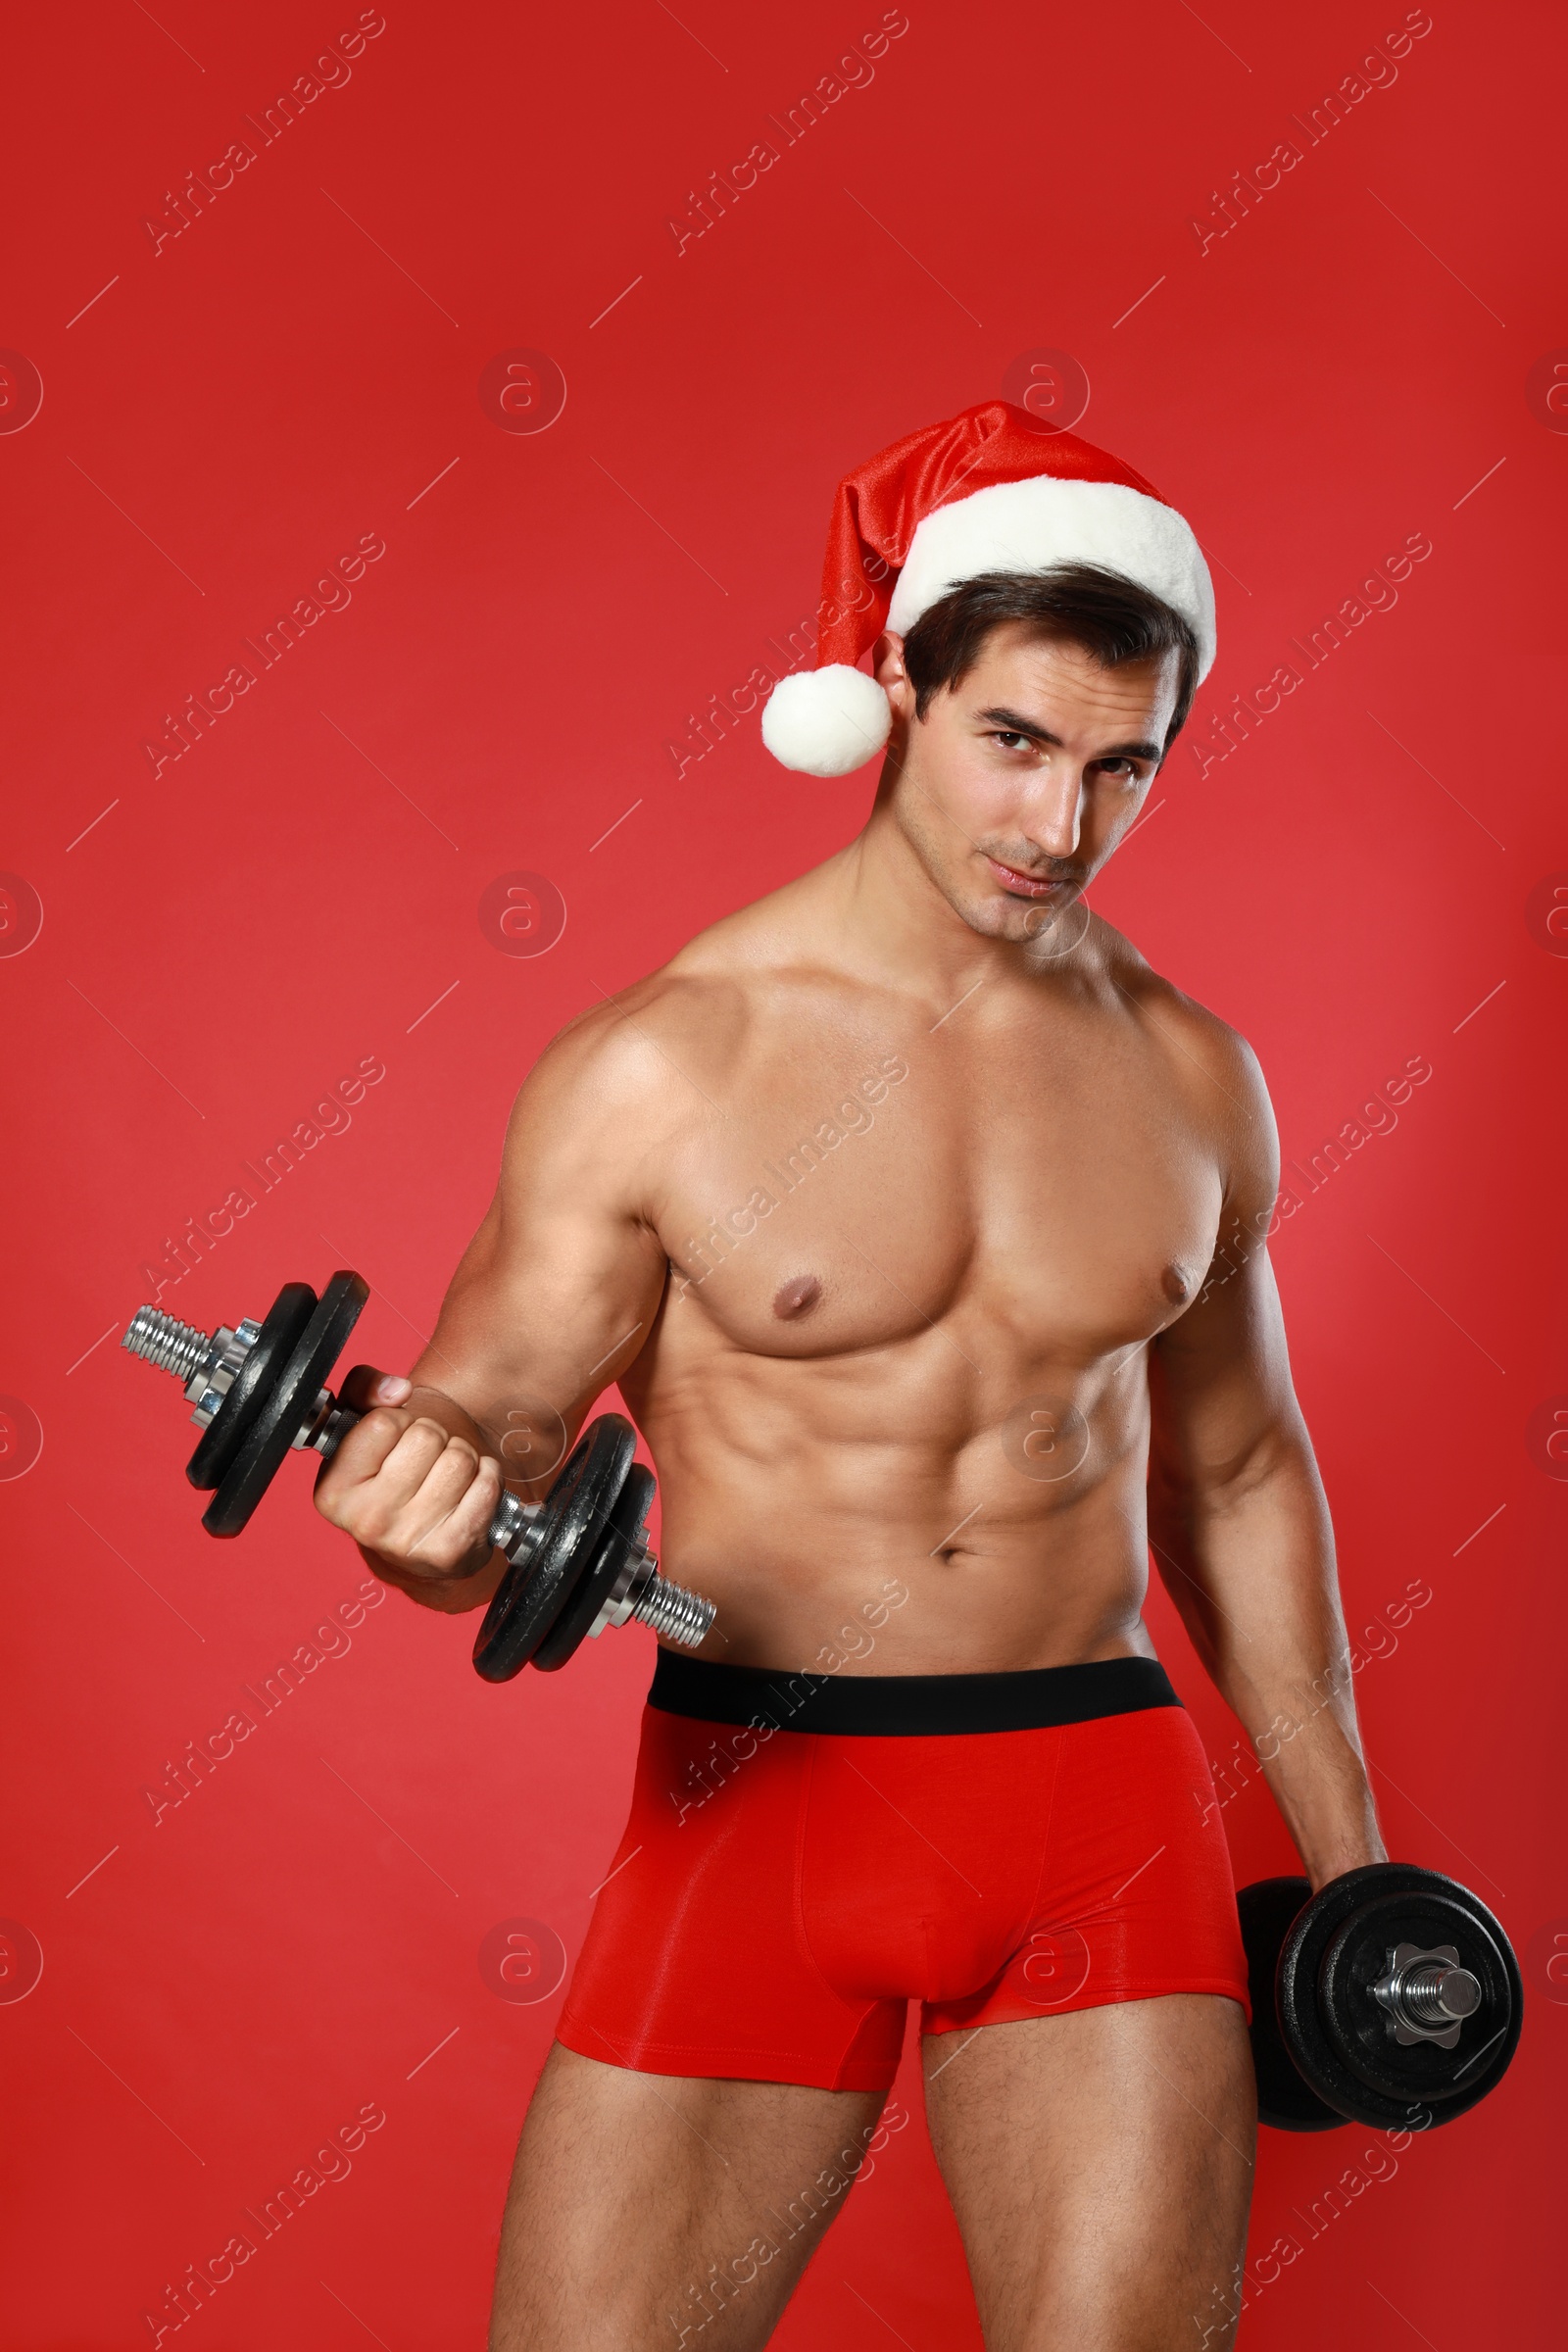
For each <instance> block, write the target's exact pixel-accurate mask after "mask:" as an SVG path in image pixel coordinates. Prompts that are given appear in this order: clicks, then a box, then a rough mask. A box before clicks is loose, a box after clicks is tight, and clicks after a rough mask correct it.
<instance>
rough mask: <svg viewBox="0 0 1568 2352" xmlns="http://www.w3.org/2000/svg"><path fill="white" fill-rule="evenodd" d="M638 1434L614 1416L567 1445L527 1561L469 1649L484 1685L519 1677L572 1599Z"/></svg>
mask: <svg viewBox="0 0 1568 2352" xmlns="http://www.w3.org/2000/svg"><path fill="white" fill-rule="evenodd" d="M636 1450H637V1432H636V1431H635V1430H634V1429H633V1428H632V1425H631V1423H630V1422H629V1421H626V1420H623V1419H622V1417H621V1415H620V1414H619V1413H601V1415H600V1417H599V1419H598V1420H597V1421H595V1422H593V1423H591V1424H590V1426H589V1427H588V1428H587V1429H586V1430H584V1432H583V1434H582V1436H581V1437H580V1438H579V1439H578V1440H577V1443H576V1445H575V1446H573V1447H572V1449H571V1453H570V1455H569V1457H568V1459H567V1462H566V1466H565V1468H564V1470H563V1471H562V1473H561V1475H560V1477H559V1478H558V1479H557V1480H556V1482H555V1484H554V1485H553V1486H552V1487H551V1489H550V1492H549V1494H548V1495H546V1496H545V1504H544V1512H543V1514H542V1516H541V1517H540V1518H538V1519H537V1520H535V1522H534V1530H535V1534H534V1542H533V1545H532V1548H531V1549H530V1550H529V1552H528V1553H527V1555H526V1557H525V1558H523V1559H521V1560H515V1561H514V1562H513V1564H512V1566H511V1567H510V1568H509V1569H508V1571H507V1573H506V1575H505V1576H504V1577H503V1578H502V1580H501V1582H500V1584H499V1585H498V1586H497V1588H496V1593H495V1597H494V1599H493V1600H492V1601H491V1603H490V1606H489V1607H488V1608H487V1609H486V1611H485V1613H484V1622H483V1624H482V1625H481V1626H480V1628H479V1634H478V1639H477V1640H476V1641H475V1642H474V1645H473V1666H474V1672H475V1673H476V1674H481V1675H483V1677H484V1679H485V1681H486V1682H487V1683H509V1682H510V1681H511V1680H512V1678H513V1676H514V1675H515V1674H520V1673H521V1671H522V1669H523V1667H524V1666H526V1665H527V1663H528V1660H529V1659H530V1658H531V1657H532V1656H533V1654H534V1652H535V1650H536V1649H537V1648H538V1647H539V1644H540V1643H541V1642H543V1640H544V1638H545V1636H546V1634H548V1633H549V1631H550V1629H551V1627H552V1626H553V1625H554V1624H555V1622H556V1619H557V1618H558V1617H559V1616H560V1614H561V1612H562V1609H563V1608H564V1606H565V1604H566V1602H567V1600H568V1599H569V1598H570V1596H571V1594H572V1592H573V1591H574V1589H575V1587H576V1583H577V1579H578V1578H579V1576H581V1574H582V1573H583V1568H584V1564H585V1562H587V1561H590V1560H591V1559H592V1556H593V1552H594V1549H595V1547H596V1545H597V1544H598V1541H599V1538H600V1536H601V1535H602V1533H603V1531H604V1529H605V1527H606V1525H607V1523H608V1522H609V1519H610V1514H611V1512H612V1511H613V1508H614V1506H615V1503H616V1501H617V1500H618V1498H619V1495H620V1491H621V1488H622V1487H623V1486H624V1485H625V1483H626V1473H627V1471H628V1470H629V1469H630V1468H631V1457H632V1455H633V1454H634V1453H635V1452H636Z"/></svg>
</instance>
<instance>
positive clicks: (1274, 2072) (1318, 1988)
mask: <svg viewBox="0 0 1568 2352" xmlns="http://www.w3.org/2000/svg"><path fill="white" fill-rule="evenodd" d="M1237 1908H1238V1910H1239V1912H1240V1914H1241V1922H1242V1940H1243V1942H1244V1943H1245V1945H1246V1947H1247V1965H1248V1976H1249V1982H1250V1994H1251V2003H1252V2027H1251V2034H1252V2062H1253V2066H1254V2068H1255V2070H1256V2073H1257V2112H1258V2117H1259V2120H1260V2121H1261V2122H1263V2123H1265V2124H1272V2125H1273V2126H1274V2127H1275V2129H1276V2130H1277V2131H1333V2130H1334V2129H1335V2128H1336V2126H1338V2125H1340V2124H1345V2123H1356V2124H1367V2125H1371V2126H1374V2127H1377V2128H1380V2129H1382V2130H1384V2131H1397V2130H1404V2131H1412V2130H1429V2129H1431V2127H1432V2126H1433V2125H1435V2124H1449V2123H1452V2122H1453V2121H1454V2119H1455V2118H1456V2117H1457V2116H1461V2115H1463V2114H1464V2113H1465V2111H1466V2110H1467V2109H1468V2108H1471V2107H1473V2106H1474V2105H1475V2104H1476V2102H1477V2100H1478V2099H1483V2098H1485V2097H1486V2095H1487V2092H1488V2091H1489V2090H1493V2089H1495V2087H1496V2085H1497V2083H1498V2082H1500V2081H1501V2079H1502V2077H1503V2075H1504V2074H1505V2073H1506V2071H1507V2068H1508V2062H1509V2060H1510V2059H1511V2058H1512V2056H1513V2054H1514V2050H1515V2048H1516V2046H1517V2044H1518V2040H1519V2029H1520V2026H1521V2024H1522V2022H1523V2018H1522V2010H1523V2003H1524V1987H1523V1985H1522V1983H1521V1980H1520V1976H1519V1963H1518V1961H1517V1960H1516V1959H1515V1957H1514V1953H1513V1947H1512V1945H1511V1944H1510V1943H1509V1941H1508V1938H1507V1936H1506V1935H1505V1934H1504V1933H1503V1930H1502V1928H1501V1927H1500V1926H1499V1924H1498V1923H1497V1921H1496V1920H1495V1919H1494V1917H1493V1915H1492V1913H1491V1912H1490V1911H1489V1910H1488V1909H1487V1906H1486V1904H1485V1903H1484V1902H1482V1901H1481V1899H1480V1897H1479V1896H1477V1895H1474V1894H1472V1893H1471V1892H1470V1891H1469V1889H1468V1888H1467V1887H1461V1886H1459V1885H1458V1883H1457V1882H1456V1881H1455V1880H1453V1879H1447V1878H1445V1877H1444V1876H1443V1874H1442V1873H1441V1871H1436V1870H1421V1869H1419V1868H1417V1867H1416V1865H1414V1864H1413V1863H1408V1862H1370V1863H1368V1864H1366V1865H1365V1867H1364V1868H1362V1869H1360V1870H1348V1871H1347V1872H1346V1873H1345V1875H1344V1876H1343V1878H1338V1879H1331V1880H1330V1881H1329V1882H1328V1884H1327V1885H1326V1886H1324V1887H1319V1889H1318V1891H1317V1893H1316V1894H1313V1893H1312V1891H1311V1888H1310V1887H1309V1886H1308V1884H1307V1882H1306V1880H1305V1879H1295V1878H1290V1879H1262V1880H1259V1881H1258V1883H1257V1884H1256V1885H1255V1886H1251V1887H1243V1888H1242V1890H1241V1893H1240V1894H1239V1895H1238V1896H1237Z"/></svg>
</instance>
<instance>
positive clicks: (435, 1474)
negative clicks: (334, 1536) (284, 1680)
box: [316, 1364, 507, 1615]
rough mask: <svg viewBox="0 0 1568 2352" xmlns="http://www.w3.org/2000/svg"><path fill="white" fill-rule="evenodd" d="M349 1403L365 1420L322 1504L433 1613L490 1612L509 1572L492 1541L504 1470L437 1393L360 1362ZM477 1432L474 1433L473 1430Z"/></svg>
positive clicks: (344, 1447)
mask: <svg viewBox="0 0 1568 2352" xmlns="http://www.w3.org/2000/svg"><path fill="white" fill-rule="evenodd" d="M340 1395H341V1397H342V1401H343V1402H344V1403H345V1404H349V1405H353V1406H354V1407H355V1408H356V1409H357V1410H358V1411H360V1412H362V1413H363V1414H364V1415H365V1418H364V1420H362V1421H359V1422H357V1423H356V1424H355V1426H354V1427H353V1428H352V1429H351V1430H350V1431H349V1433H348V1435H347V1437H346V1438H345V1439H344V1440H343V1442H342V1444H341V1445H340V1446H338V1448H337V1451H336V1452H335V1453H334V1454H333V1456H332V1458H331V1460H330V1461H329V1462H328V1463H326V1465H325V1466H324V1468H323V1469H322V1471H321V1475H320V1477H319V1479H318V1480H317V1482H316V1507H317V1509H318V1510H319V1512H320V1514H321V1516H322V1518H323V1519H326V1520H329V1521H330V1522H331V1524H332V1526H333V1527H340V1528H341V1529H342V1530H343V1532H344V1534H345V1535H349V1536H352V1537H353V1538H354V1541H355V1543H356V1544H359V1546H360V1549H361V1551H362V1552H363V1554H364V1555H365V1559H366V1561H367V1564H368V1566H369V1567H371V1568H372V1569H373V1570H374V1571H375V1573H376V1575H377V1576H379V1577H381V1578H383V1579H384V1581H385V1582H386V1583H387V1584H389V1585H396V1586H397V1587H398V1588H399V1589H400V1591H402V1592H404V1593H408V1594H409V1596H410V1598H411V1599H413V1600H417V1601H418V1602H419V1604H420V1606H421V1607H423V1608H427V1609H440V1610H443V1611H445V1612H446V1613H447V1614H449V1615H452V1614H457V1613H459V1612H461V1611H462V1610H465V1609H477V1608H483V1607H484V1606H485V1604H486V1603H487V1602H488V1601H489V1599H490V1597H491V1595H492V1594H493V1593H494V1592H495V1589H496V1587H497V1585H498V1584H499V1583H500V1582H501V1578H502V1576H503V1575H504V1574H505V1571H506V1566H507V1563H506V1560H505V1558H504V1556H503V1555H502V1554H501V1553H499V1552H497V1551H496V1550H494V1548H493V1546H492V1544H491V1543H490V1535H489V1529H490V1522H491V1520H492V1519H493V1518H494V1517H495V1512H496V1506H497V1504H498V1503H499V1501H500V1499H501V1491H502V1478H501V1465H500V1463H499V1462H498V1461H497V1460H496V1458H495V1456H494V1455H493V1454H490V1453H486V1452H485V1451H484V1450H483V1449H482V1447H481V1446H480V1445H479V1443H478V1433H477V1431H476V1429H475V1426H474V1423H473V1422H472V1421H471V1420H470V1419H469V1417H468V1415H467V1414H466V1412H464V1410H463V1408H462V1407H461V1406H460V1405H458V1404H456V1403H455V1402H454V1401H453V1399H452V1398H451V1397H445V1396H442V1395H441V1393H440V1392H439V1391H438V1390H434V1389H420V1390H417V1391H416V1390H415V1389H414V1387H413V1386H412V1384H411V1383H410V1382H409V1381H407V1380H405V1379H404V1378H402V1376H401V1375H400V1374H397V1373H391V1372H378V1371H376V1370H375V1369H374V1367H373V1366H372V1365H369V1364H357V1365H356V1366H355V1368H354V1370H353V1371H352V1372H351V1373H350V1374H349V1376H348V1379H347V1380H346V1381H345V1382H344V1383H343V1386H342V1390H341V1392H340ZM470 1432H472V1433H473V1434H472V1435H469V1434H468V1433H470Z"/></svg>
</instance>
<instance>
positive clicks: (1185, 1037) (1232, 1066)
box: [1097, 917, 1272, 1124]
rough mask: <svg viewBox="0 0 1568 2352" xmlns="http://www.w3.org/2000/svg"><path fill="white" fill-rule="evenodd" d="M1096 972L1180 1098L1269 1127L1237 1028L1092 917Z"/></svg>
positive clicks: (1257, 1078)
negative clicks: (1164, 1063)
mask: <svg viewBox="0 0 1568 2352" xmlns="http://www.w3.org/2000/svg"><path fill="white" fill-rule="evenodd" d="M1097 932H1098V934H1099V936H1098V939H1097V945H1098V947H1099V949H1100V956H1101V969H1102V971H1103V975H1104V978H1105V981H1106V983H1107V986H1108V988H1109V990H1110V991H1111V992H1113V995H1114V999H1115V1001H1116V1002H1117V1003H1118V1004H1119V1005H1121V1006H1122V1007H1124V1008H1125V1010H1126V1011H1127V1012H1128V1014H1129V1015H1130V1016H1131V1017H1132V1018H1133V1019H1134V1020H1136V1021H1137V1022H1138V1024H1139V1026H1140V1028H1141V1029H1142V1030H1143V1031H1144V1033H1145V1034H1146V1035H1147V1037H1148V1038H1149V1040H1150V1042H1151V1043H1152V1045H1153V1046H1154V1047H1155V1048H1156V1049H1157V1050H1158V1051H1159V1052H1160V1053H1161V1054H1163V1055H1164V1056H1165V1057H1166V1059H1167V1060H1168V1062H1169V1065H1170V1068H1171V1072H1172V1075H1173V1077H1174V1078H1175V1079H1176V1080H1177V1082H1178V1083H1179V1084H1180V1085H1181V1087H1182V1089H1183V1091H1184V1092H1196V1097H1197V1100H1198V1101H1199V1102H1201V1103H1204V1104H1205V1105H1206V1106H1207V1107H1208V1108H1209V1110H1210V1111H1211V1112H1213V1113H1214V1114H1215V1115H1216V1116H1217V1117H1219V1118H1220V1120H1221V1123H1222V1124H1227V1123H1228V1120H1227V1119H1226V1116H1225V1114H1224V1112H1223V1111H1222V1110H1221V1108H1220V1101H1221V1099H1222V1100H1223V1102H1225V1103H1229V1104H1230V1105H1231V1106H1232V1109H1233V1110H1234V1112H1236V1113H1237V1114H1239V1115H1240V1117H1241V1118H1242V1120H1243V1121H1244V1122H1246V1123H1247V1124H1250V1123H1251V1122H1252V1121H1253V1120H1255V1119H1257V1118H1259V1117H1261V1118H1263V1119H1264V1120H1265V1121H1271V1118H1272V1114H1271V1112H1270V1109H1269V1101H1268V1090H1267V1087H1266V1086H1265V1085H1264V1082H1263V1072H1262V1069H1261V1066H1260V1065H1259V1062H1258V1058H1257V1055H1256V1054H1254V1053H1253V1051H1252V1049H1251V1047H1250V1045H1249V1044H1248V1042H1247V1039H1246V1038H1245V1037H1244V1036H1243V1035H1242V1033H1241V1031H1240V1030H1239V1029H1234V1028H1232V1026H1231V1024H1230V1022H1229V1021H1226V1020H1222V1019H1221V1017H1220V1015H1219V1014H1218V1013H1217V1012H1211V1011H1210V1010H1209V1008H1208V1006H1207V1005H1201V1004H1200V1003H1199V1001H1198V999H1197V998H1196V997H1193V996H1189V995H1188V993H1187V991H1186V990H1185V989H1182V988H1178V987H1177V985H1176V983H1175V981H1174V980H1168V979H1166V978H1165V976H1164V974H1163V973H1160V972H1156V971H1155V970H1154V968H1153V966H1152V964H1151V963H1150V962H1149V961H1148V959H1147V957H1145V956H1143V954H1142V953H1141V952H1140V951H1139V949H1137V948H1136V947H1134V945H1133V943H1132V941H1131V940H1130V939H1128V938H1127V937H1126V935H1125V934H1124V933H1122V932H1120V931H1118V930H1116V929H1115V927H1114V925H1112V924H1110V923H1107V922H1104V921H1103V920H1101V919H1100V918H1098V917H1097Z"/></svg>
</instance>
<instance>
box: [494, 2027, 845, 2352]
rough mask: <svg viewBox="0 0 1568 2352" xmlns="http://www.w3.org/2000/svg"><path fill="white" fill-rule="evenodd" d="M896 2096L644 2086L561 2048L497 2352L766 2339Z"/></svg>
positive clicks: (515, 2242)
mask: <svg viewBox="0 0 1568 2352" xmlns="http://www.w3.org/2000/svg"><path fill="white" fill-rule="evenodd" d="M884 2098H885V2094H884V2093H883V2092H881V2091H858V2090H854V2091H852V2090H814V2089H809V2088H808V2087H806V2086H804V2085H802V2084H800V2083H793V2082H732V2081H720V2082H709V2081H694V2080H691V2079H689V2078H685V2077H681V2076H675V2075H645V2074H636V2073H633V2072H632V2071H631V2070H630V2069H628V2068H625V2067H618V2066H601V2065H600V2064H599V2062H598V2060H597V2059H593V2058H583V2057H579V2056H578V2055H577V2053H576V2052H575V2051H574V2050H568V2049H564V2048H563V2047H562V2045H561V2044H560V2043H559V2042H558V2043H557V2044H556V2045H555V2046H554V2047H553V2048H552V2050H551V2052H550V2055H549V2057H548V2058H547V2059H546V2061H545V2066H544V2071H543V2073H542V2074H541V2075H540V2078H539V2084H538V2087H537V2089H536V2090H535V2092H534V2095H533V2100H532V2103H531V2104H530V2106H529V2109H528V2114H527V2119H526V2121H525V2122H524V2124H523V2128H522V2137H521V2139H520V2141H519V2142H518V2145H517V2161H516V2164H515V2167H514V2169H513V2175H512V2188H511V2193H510V2194H509V2196H508V2199H507V2212H506V2220H505V2222H504V2223H503V2225H502V2232H501V2260H500V2264H499V2267H498V2269H497V2273H496V2296H495V2309H494V2313H493V2316H492V2319H491V2324H490V2352H611V2347H613V2352H678V2347H679V2346H681V2345H682V2344H685V2345H686V2346H688V2347H690V2348H691V2352H699V2347H700V2348H701V2352H751V2348H752V2347H753V2346H756V2345H761V2344H765V2343H766V2341H767V2339H768V2337H769V2335H770V2334H771V2333H772V2330H773V2328H774V2327H775V2326H776V2324H777V2321H778V2317H779V2314H780V2312H781V2311H782V2310H783V2308H784V2306H785V2304H786V2303H787V2302H788V2300H789V2298H790V2294H791V2292H792V2290H793V2288H794V2286H795V2283H796V2281H797V2279H798V2278H800V2276H801V2273H802V2272H803V2271H804V2270H805V2268H806V2265H807V2262H808V2261H809V2257H810V2255H811V2252H812V2249H813V2248H814V2247H815V2245H816V2243H817V2241H818V2240H819V2238H820V2237H821V2236H822V2233H823V2231H824V2230H825V2229H827V2226H828V2224H829V2223H830V2222H831V2221H832V2219H833V2216H834V2215H835V2214H836V2213H837V2212H838V2211H839V2209H840V2207H841V2206H842V2205H843V2204H844V2202H845V2200H846V2198H847V2197H848V2195H849V2190H850V2182H851V2179H852V2177H853V2172H854V2169H855V2167H856V2166H857V2165H858V2161H859V2157H860V2155H861V2154H862V2153H863V2151H864V2148H865V2144H866V2141H867V2139H868V2138H869V2137H870V2135H871V2132H872V2130H873V2129H874V2127H875V2124H876V2119H877V2117H878V2116H879V2115H880V2114H881V2112H882V2107H883V2103H884ZM705 2322H706V2325H705V2324H704V2323H705Z"/></svg>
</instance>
